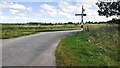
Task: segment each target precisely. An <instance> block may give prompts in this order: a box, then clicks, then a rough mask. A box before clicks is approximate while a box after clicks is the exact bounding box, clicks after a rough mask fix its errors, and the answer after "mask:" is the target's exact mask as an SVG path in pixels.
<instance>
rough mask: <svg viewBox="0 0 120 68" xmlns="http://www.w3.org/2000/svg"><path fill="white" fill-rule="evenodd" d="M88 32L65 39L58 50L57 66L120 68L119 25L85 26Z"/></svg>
mask: <svg viewBox="0 0 120 68" xmlns="http://www.w3.org/2000/svg"><path fill="white" fill-rule="evenodd" d="M85 26H87V27H86V28H89V29H88V30H86V31H83V32H79V33H75V34H72V35H70V36H68V37H65V38H64V39H63V40H62V41H61V42H60V43H59V45H58V47H57V50H56V63H57V66H118V65H119V64H120V63H119V62H120V59H119V55H118V53H119V52H118V51H119V41H118V39H119V38H120V35H118V33H119V32H118V25H104V24H103V25H85Z"/></svg>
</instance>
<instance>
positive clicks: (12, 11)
mask: <svg viewBox="0 0 120 68" xmlns="http://www.w3.org/2000/svg"><path fill="white" fill-rule="evenodd" d="M9 11H10V12H11V13H12V14H16V13H18V12H19V10H13V9H10V10H9Z"/></svg>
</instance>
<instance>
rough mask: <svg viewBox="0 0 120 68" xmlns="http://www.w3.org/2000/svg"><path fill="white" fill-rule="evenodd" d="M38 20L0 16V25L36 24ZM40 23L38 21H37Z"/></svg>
mask: <svg viewBox="0 0 120 68" xmlns="http://www.w3.org/2000/svg"><path fill="white" fill-rule="evenodd" d="M38 20H39V19H35V18H31V17H18V16H16V17H8V16H0V23H9V22H11V23H27V22H32V21H33V22H36V21H38ZM39 21H40V20H39Z"/></svg>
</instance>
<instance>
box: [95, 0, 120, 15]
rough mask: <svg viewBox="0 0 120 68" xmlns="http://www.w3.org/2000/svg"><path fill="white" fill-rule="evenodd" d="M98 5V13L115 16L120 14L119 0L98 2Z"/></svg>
mask: <svg viewBox="0 0 120 68" xmlns="http://www.w3.org/2000/svg"><path fill="white" fill-rule="evenodd" d="M96 5H97V6H98V7H99V10H98V15H100V16H106V17H109V16H113V15H117V16H118V15H120V1H118V2H102V1H101V2H97V3H96Z"/></svg>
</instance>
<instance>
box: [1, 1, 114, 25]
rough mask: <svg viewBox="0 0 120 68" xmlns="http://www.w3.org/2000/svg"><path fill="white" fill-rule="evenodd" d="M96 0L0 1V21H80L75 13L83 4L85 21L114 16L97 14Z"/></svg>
mask: <svg viewBox="0 0 120 68" xmlns="http://www.w3.org/2000/svg"><path fill="white" fill-rule="evenodd" d="M96 2H97V0H59V1H58V0H36V1H33V0H24V1H19V0H11V2H8V1H7V0H6V1H4V2H0V23H27V22H53V23H58V22H62V23H65V22H69V21H71V22H76V23H77V22H80V21H81V20H80V19H81V18H80V17H76V16H75V13H81V7H82V5H83V6H84V9H85V12H84V13H86V14H87V16H86V17H84V22H86V21H94V22H95V21H107V20H110V19H112V18H115V16H112V17H109V18H106V17H104V16H99V15H98V13H97V10H98V7H97V6H96V5H95V3H96Z"/></svg>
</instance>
